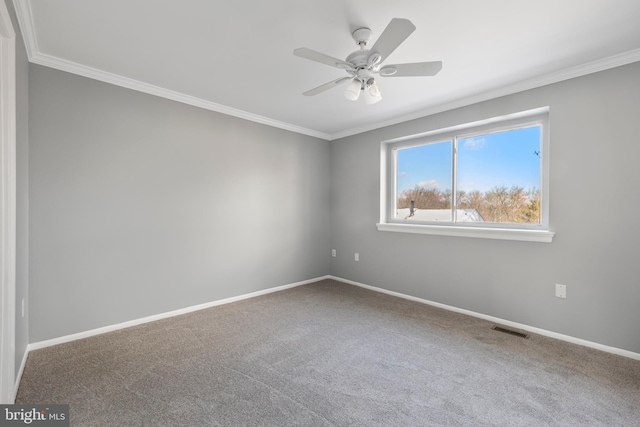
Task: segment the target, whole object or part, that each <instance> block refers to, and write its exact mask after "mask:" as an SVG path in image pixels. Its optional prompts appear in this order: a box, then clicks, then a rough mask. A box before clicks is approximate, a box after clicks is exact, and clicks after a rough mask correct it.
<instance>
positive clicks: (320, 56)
mask: <svg viewBox="0 0 640 427" xmlns="http://www.w3.org/2000/svg"><path fill="white" fill-rule="evenodd" d="M293 54H294V55H295V56H299V57H300V58H305V59H309V60H311V61H315V62H319V63H321V64H326V65H329V66H331V67H336V68H340V69H343V70H350V69H352V68H353V65H351V64H349V63H348V62H344V61H343V60H341V59H338V58H334V57H332V56H329V55H325V54H324V53H320V52H316V51H315V50H312V49H309V48H306V47H300V48H298V49H296V50H294V51H293Z"/></svg>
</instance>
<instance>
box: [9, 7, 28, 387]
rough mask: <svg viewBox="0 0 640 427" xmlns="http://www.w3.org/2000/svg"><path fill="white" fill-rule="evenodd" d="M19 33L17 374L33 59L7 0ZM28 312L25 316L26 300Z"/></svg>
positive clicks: (24, 293)
mask: <svg viewBox="0 0 640 427" xmlns="http://www.w3.org/2000/svg"><path fill="white" fill-rule="evenodd" d="M5 4H6V6H7V10H8V11H9V14H10V15H11V22H12V23H13V29H14V30H15V32H16V294H15V296H16V325H15V326H16V331H15V334H16V335H15V338H16V348H15V355H16V356H15V359H16V364H15V369H16V375H17V374H18V370H19V369H20V364H21V363H22V358H23V356H24V354H25V351H26V349H27V345H28V344H29V322H28V320H29V315H28V311H27V310H26V308H28V305H29V304H28V302H29V299H28V294H29V102H28V101H29V62H28V59H27V52H26V49H25V47H24V41H23V40H22V33H21V31H20V27H19V25H18V20H17V19H16V14H15V9H14V8H13V2H11V1H7V0H5ZM23 299H24V301H25V315H24V317H23V316H22V300H23Z"/></svg>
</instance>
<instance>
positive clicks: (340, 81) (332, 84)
mask: <svg viewBox="0 0 640 427" xmlns="http://www.w3.org/2000/svg"><path fill="white" fill-rule="evenodd" d="M350 80H353V77H340V78H339V79H336V80H334V81H332V82H329V83H325V84H323V85H322V86H318V87H317V88H314V89H311V90H308V91H306V92H305V93H303V95H304V96H313V95H317V94H319V93H322V92H324V91H325V90H329V89H331V88H334V87H336V86H339V85H341V84H343V83H346V82H348V81H350Z"/></svg>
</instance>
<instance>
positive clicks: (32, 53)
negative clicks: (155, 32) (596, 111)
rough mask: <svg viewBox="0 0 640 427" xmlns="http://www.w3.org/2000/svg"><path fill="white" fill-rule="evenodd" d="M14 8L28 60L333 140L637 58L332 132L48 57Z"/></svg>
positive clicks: (27, 15) (28, 16)
mask: <svg viewBox="0 0 640 427" xmlns="http://www.w3.org/2000/svg"><path fill="white" fill-rule="evenodd" d="M13 4H14V7H15V9H16V15H17V16H18V22H19V23H20V28H21V29H22V37H23V38H24V41H25V45H26V48H27V55H28V56H29V61H31V62H33V63H36V64H40V65H45V66H48V67H52V68H56V69H58V70H62V71H67V72H70V73H74V74H78V75H81V76H85V77H89V78H92V79H96V80H100V81H104V82H107V83H111V84H115V85H118V86H123V87H126V88H129V89H133V90H137V91H140V92H144V93H149V94H152V95H156V96H160V97H163V98H167V99H171V100H173V101H177V102H182V103H185V104H188V105H194V106H196V107H201V108H204V109H207V110H211V111H216V112H219V113H223V114H228V115H230V116H234V117H239V118H242V119H246V120H250V121H254V122H257V123H262V124H265V125H268V126H273V127H276V128H280V129H285V130H289V131H291V132H296V133H300V134H303V135H309V136H313V137H316V138H320V139H325V140H328V141H333V140H334V139H340V138H345V137H347V136H352V135H356V134H360V133H364V132H368V131H371V130H375V129H380V128H383V127H387V126H391V125H395V124H399V123H403V122H407V121H409V120H414V119H418V118H421V117H425V116H430V115H432V114H437V113H442V112H444V111H448V110H453V109H454V108H460V107H464V106H467V105H471V104H476V103H478V102H482V101H487V100H490V99H494V98H498V97H501V96H505V95H511V94H514V93H518V92H522V91H525V90H529V89H535V88H537V87H541V86H546V85H549V84H552V83H557V82H561V81H564V80H569V79H572V78H575V77H580V76H584V75H587V74H591V73H596V72H598V71H604V70H608V69H609V68H614V67H619V66H622V65H626V64H630V63H632V62H636V61H640V48H639V49H634V50H630V51H627V52H623V53H620V54H617V55H613V56H610V57H607V58H603V59H598V60H596V61H592V62H589V63H586V64H582V65H578V66H575V67H571V68H567V69H564V70H559V71H555V72H552V73H548V74H545V75H542V76H538V77H534V78H531V79H528V80H524V81H521V82H517V83H514V84H511V85H508V86H504V87H499V88H495V89H492V90H489V91H486V92H482V93H478V94H475V95H471V96H468V97H465V98H462V99H458V100H455V101H451V102H448V103H445V104H442V105H436V106H434V107H430V108H427V109H424V110H420V111H416V112H415V113H411V114H406V115H403V116H400V117H394V118H392V119H389V120H382V121H377V122H376V123H373V124H369V125H365V126H360V127H355V128H351V129H345V130H342V131H339V132H334V133H332V134H328V133H324V132H320V131H316V130H313V129H308V128H303V127H300V126H296V125H293V124H290V123H285V122H281V121H278V120H273V119H270V118H268V117H264V116H260V115H257V114H253V113H249V112H246V111H242V110H238V109H235V108H231V107H227V106H224V105H221V104H217V103H215V102H211V101H206V100H204V99H200V98H195V97H192V96H189V95H185V94H183V93H179V92H175V91H172V90H168V89H164V88H161V87H158V86H153V85H150V84H147V83H143V82H140V81H137V80H133V79H129V78H127V77H123V76H119V75H116V74H112V73H107V72H105V71H102V70H98V69H95V68H91V67H86V66H84V65H81V64H77V63H74V62H70V61H66V60H63V59H61V58H56V57H52V56H49V55H46V54H44V53H42V52H40V50H39V47H38V42H37V35H36V32H35V25H34V23H33V13H32V10H31V1H30V0H24V1H20V0H13Z"/></svg>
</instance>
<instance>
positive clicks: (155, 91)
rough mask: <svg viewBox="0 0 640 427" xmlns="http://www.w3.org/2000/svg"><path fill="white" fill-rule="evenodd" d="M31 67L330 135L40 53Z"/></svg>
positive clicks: (311, 133)
mask: <svg viewBox="0 0 640 427" xmlns="http://www.w3.org/2000/svg"><path fill="white" fill-rule="evenodd" d="M29 61H31V62H32V63H34V64H39V65H44V66H47V67H51V68H55V69H57V70H61V71H66V72H68V73H73V74H77V75H79V76H84V77H88V78H90V79H94V80H99V81H102V82H105V83H110V84H113V85H116V86H121V87H124V88H127V89H131V90H135V91H138V92H143V93H147V94H150V95H155V96H159V97H161V98H165V99H170V100H172V101H177V102H181V103H183V104H187V105H193V106H194V107H199V108H203V109H205V110H209V111H215V112H217V113H222V114H226V115H228V116H233V117H238V118H241V119H245V120H249V121H251V122H255V123H260V124H263V125H267V126H271V127H274V128H279V129H284V130H288V131H291V132H295V133H299V134H302V135H308V136H313V137H315V138H320V139H326V140H329V139H330V138H331V136H330V135H329V134H326V133H323V132H319V131H315V130H312V129H307V128H303V127H301V126H296V125H293V124H290V123H285V122H281V121H278V120H275V119H271V118H269V117H265V116H261V115H259V114H254V113H249V112H247V111H243V110H239V109H237V108H233V107H228V106H226V105H222V104H218V103H215V102H212V101H208V100H206V99H202V98H197V97H195V96H191V95H186V94H184V93H181V92H177V91H174V90H171V89H165V88H163V87H160V86H155V85H152V84H149V83H145V82H142V81H139V80H135V79H131V78H128V77H124V76H121V75H118V74H114V73H109V72H107V71H103V70H99V69H97V68H92V67H88V66H86V65H81V64H78V63H75V62H71V61H67V60H65V59H61V58H56V57H53V56H49V55H46V54H42V53H37V54H36V55H33V56H31V57H30V58H29Z"/></svg>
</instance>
